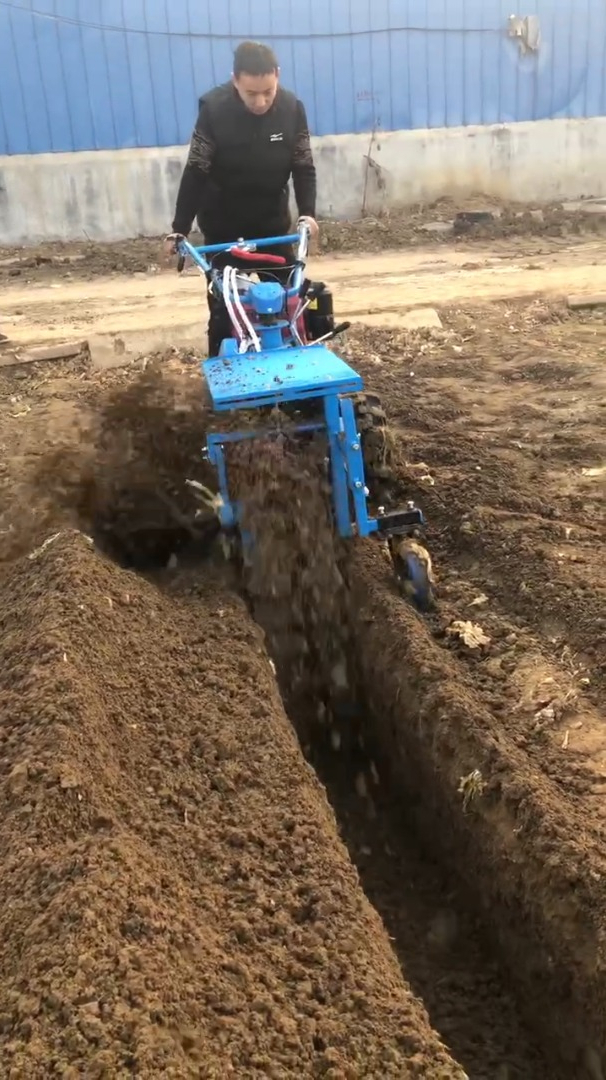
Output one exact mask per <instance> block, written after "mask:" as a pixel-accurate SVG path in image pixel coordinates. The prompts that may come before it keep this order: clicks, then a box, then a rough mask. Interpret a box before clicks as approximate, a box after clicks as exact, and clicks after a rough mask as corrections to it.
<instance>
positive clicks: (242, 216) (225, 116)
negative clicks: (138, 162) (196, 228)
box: [173, 83, 316, 243]
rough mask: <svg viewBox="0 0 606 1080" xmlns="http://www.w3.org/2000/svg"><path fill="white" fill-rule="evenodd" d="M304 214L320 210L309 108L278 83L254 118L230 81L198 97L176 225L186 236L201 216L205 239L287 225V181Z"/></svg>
mask: <svg viewBox="0 0 606 1080" xmlns="http://www.w3.org/2000/svg"><path fill="white" fill-rule="evenodd" d="M291 176H292V179H293V185H294V189H295V199H296V202H297V207H298V210H299V214H301V215H302V216H305V217H315V215H316V170H315V166H314V162H313V157H312V152H311V145H310V140H309V129H308V126H307V117H306V115H305V108H304V106H303V104H302V102H300V101H299V100H298V99H297V98H296V97H295V95H294V94H291V93H290V91H289V90H283V89H282V88H281V87H279V88H278V93H277V95H276V99H275V101H274V103H273V105H272V107H271V109H270V110H269V111H268V112H267V113H265V114H264V115H263V116H255V115H254V113H252V112H251V111H250V109H247V108H246V105H245V104H244V103H243V101H242V100H241V98H240V96H239V95H238V92H237V90H236V89H235V87H234V86H233V85H232V83H226V84H225V85H224V86H217V87H216V88H215V89H214V90H211V91H210V93H208V94H206V95H205V96H204V97H202V98H200V111H199V113H198V120H197V123H196V126H195V129H194V133H193V136H192V140H191V144H190V149H189V156H188V158H187V164H186V166H185V169H184V172H183V177H182V179H181V186H180V188H179V194H178V196H177V206H176V210H175V219H174V221H173V231H174V232H178V233H182V234H184V235H187V234H188V233H189V231H190V229H191V227H192V223H193V220H194V217H196V216H197V218H198V223H199V225H200V229H201V231H202V232H203V234H204V236H205V238H206V240H207V241H210V242H211V243H212V242H215V241H216V242H221V241H222V240H232V239H234V238H236V237H243V238H248V239H252V238H253V237H254V236H271V235H279V234H281V233H285V232H288V231H289V228H290V214H289V205H288V181H289V179H290V177H291Z"/></svg>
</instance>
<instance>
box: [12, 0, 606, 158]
mask: <svg viewBox="0 0 606 1080" xmlns="http://www.w3.org/2000/svg"><path fill="white" fill-rule="evenodd" d="M512 8H513V9H514V10H515V11H516V12H517V14H518V15H525V14H537V15H538V17H539V19H540V23H541V32H542V45H541V49H540V51H539V52H538V54H529V55H527V56H523V55H522V54H521V52H520V49H519V47H518V44H517V42H515V41H512V40H510V39H509V38H508V36H507V20H508V17H509V15H510V14H511V11H512ZM245 37H256V38H259V39H261V40H265V41H268V42H269V43H271V44H273V45H274V47H275V48H276V51H277V53H278V56H279V58H280V63H281V69H282V78H283V81H284V83H285V84H286V85H288V86H291V87H292V88H293V89H294V90H296V92H297V93H298V94H299V96H300V97H301V98H302V99H303V101H304V102H305V105H306V108H307V112H308V116H309V120H310V124H311V127H312V130H313V131H314V132H315V133H316V134H319V135H325V134H333V133H344V132H353V131H358V132H364V131H366V132H372V131H373V130H377V129H383V130H390V129H391V130H393V129H398V128H400V129H401V128H404V129H406V128H426V127H441V126H449V127H451V126H457V125H461V124H463V125H466V124H488V123H498V122H501V123H507V122H512V121H519V120H538V119H544V118H547V117H560V116H570V117H584V116H598V115H604V114H605V113H606V4H604V0H532V3H529V5H528V7H526V4H525V3H523V4H521V6H519V7H517V6H516V5H512V4H511V0H372V3H371V0H308V3H307V4H301V3H300V2H299V0H254V3H252V2H251V0H249V2H248V3H246V2H245V0H221V2H220V3H217V2H216V0H0V154H17V153H22V154H24V153H34V154H35V153H41V152H43V151H60V150H85V149H114V148H119V147H133V146H167V145H171V144H183V143H185V142H187V141H188V139H189V137H190V134H191V129H192V126H193V123H194V120H195V116H196V112H197V99H198V96H199V95H200V94H201V93H202V92H204V91H205V90H207V89H208V88H209V87H210V86H213V85H215V84H216V83H217V82H222V81H223V80H225V79H227V78H229V75H230V70H231V59H232V51H233V48H234V45H235V44H236V43H237V42H238V40H241V39H242V38H245Z"/></svg>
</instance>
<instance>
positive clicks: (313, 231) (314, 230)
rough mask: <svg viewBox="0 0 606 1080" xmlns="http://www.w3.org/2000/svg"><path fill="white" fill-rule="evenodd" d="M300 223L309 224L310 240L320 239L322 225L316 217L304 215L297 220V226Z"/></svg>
mask: <svg viewBox="0 0 606 1080" xmlns="http://www.w3.org/2000/svg"><path fill="white" fill-rule="evenodd" d="M299 225H307V228H308V229H309V239H310V240H317V239H318V236H319V235H320V227H319V225H318V222H317V221H316V219H315V218H312V217H307V215H304V216H303V217H300V218H299V220H298V221H297V227H298V226H299Z"/></svg>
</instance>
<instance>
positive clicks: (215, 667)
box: [0, 533, 463, 1080]
mask: <svg viewBox="0 0 606 1080" xmlns="http://www.w3.org/2000/svg"><path fill="white" fill-rule="evenodd" d="M0 715H2V718H3V724H2V727H1V728H0V747H1V750H0V753H1V758H0V768H1V774H0V808H1V813H0V845H1V850H2V853H3V863H2V874H1V875H0V1062H1V1066H0V1071H1V1072H2V1075H4V1076H7V1077H14V1078H20V1077H24V1076H27V1077H28V1078H32V1080H35V1078H40V1080H42V1078H43V1077H44V1078H46V1077H50V1076H63V1077H71V1076H79V1075H83V1074H85V1075H86V1076H89V1077H108V1078H109V1077H112V1078H113V1077H126V1076H131V1075H133V1073H136V1074H137V1075H140V1076H142V1077H152V1076H166V1077H188V1076H192V1077H193V1076H196V1077H209V1078H210V1077H216V1078H223V1077H225V1076H229V1075H234V1076H237V1077H243V1076H246V1077H261V1076H263V1077H266V1076H273V1077H303V1076H310V1077H313V1076H317V1077H321V1076H326V1077H334V1078H336V1077H352V1078H354V1077H359V1076H364V1077H369V1078H370V1077H376V1078H377V1080H378V1078H379V1077H380V1078H384V1077H394V1078H395V1077H397V1078H398V1080H402V1078H404V1077H406V1076H422V1077H426V1078H429V1080H431V1078H435V1080H437V1078H440V1077H442V1078H447V1077H448V1078H450V1077H463V1073H462V1070H461V1069H460V1068H459V1067H458V1066H457V1065H456V1064H455V1063H454V1062H453V1061H452V1059H451V1058H450V1057H449V1055H448V1054H447V1052H446V1051H445V1050H444V1048H443V1047H442V1046H441V1044H440V1043H439V1040H438V1039H437V1037H436V1036H435V1035H434V1034H433V1033H432V1031H431V1029H430V1028H429V1024H428V1022H427V1019H426V1017H425V1014H424V1012H423V1010H422V1007H421V1006H420V1005H419V1004H418V1003H417V1002H416V1001H415V1000H414V999H413V998H412V995H411V994H410V991H409V990H408V988H407V987H406V985H405V984H404V982H403V980H402V978H401V975H400V971H399V968H398V966H397V963H396V961H395V958H394V957H393V954H392V953H391V950H390V947H389V943H388V940H387V937H386V935H385V932H384V930H383V928H382V926H381V924H380V922H379V919H378V917H377V916H376V914H375V913H374V911H373V910H372V909H371V908H370V906H369V904H368V903H367V902H366V900H365V898H364V896H363V894H362V892H361V889H360V887H359V884H358V880H357V875H356V873H355V871H354V869H353V867H352V865H351V863H350V862H349V860H348V858H347V855H346V853H345V849H344V848H343V846H342V845H341V843H340V841H339V840H338V838H337V834H336V828H335V823H334V819H333V816H332V813H331V811H330V809H329V807H328V804H327V802H326V800H325V798H324V795H323V792H322V790H321V788H320V786H319V784H318V782H317V781H316V780H315V777H314V775H313V773H312V772H311V771H310V770H309V768H308V767H307V766H306V765H305V764H304V761H303V759H302V757H301V755H300V751H299V748H298V746H297V743H296V739H295V736H294V733H293V731H292V729H291V726H290V724H289V722H288V720H287V717H286V716H285V714H284V711H283V708H282V704H281V701H280V698H279V694H278V691H277V688H276V685H275V681H274V679H273V675H272V670H271V666H270V663H269V661H268V658H267V655H266V653H265V651H264V648H263V644H262V640H261V635H260V632H259V630H258V629H257V628H255V626H254V624H253V623H252V622H251V621H250V619H249V617H248V615H247V613H246V611H245V609H244V607H243V605H242V604H241V603H240V602H239V601H238V600H237V599H235V597H234V595H233V594H232V593H230V592H228V591H226V590H225V588H224V587H223V586H222V585H221V583H220V582H218V581H215V580H212V579H209V580H206V581H203V582H201V583H199V584H198V585H196V586H195V587H193V586H192V585H191V582H190V583H188V582H186V581H184V580H181V581H179V579H176V582H175V583H174V584H173V595H170V594H169V593H166V592H162V593H161V592H159V591H158V589H157V588H156V587H154V586H152V585H151V584H149V583H147V582H145V581H143V580H141V579H140V578H138V577H136V576H135V575H133V574H131V573H130V572H128V571H124V570H119V569H118V568H116V567H115V566H114V565H113V564H110V563H108V562H106V561H105V560H104V559H102V558H101V557H100V556H99V555H98V554H97V553H96V552H95V550H94V549H93V547H92V545H91V544H90V543H89V542H88V541H87V539H86V538H85V537H83V536H82V535H81V534H78V533H74V534H69V533H67V534H66V533H64V534H61V535H59V536H58V537H56V538H55V539H54V540H53V541H52V542H51V543H49V544H48V545H47V546H46V547H45V548H44V549H43V550H42V551H40V550H38V551H36V552H33V553H32V557H31V558H24V559H22V560H21V561H19V562H17V563H16V564H14V565H13V566H12V568H11V569H10V570H6V569H5V571H4V572H3V575H2V577H1V578H0Z"/></svg>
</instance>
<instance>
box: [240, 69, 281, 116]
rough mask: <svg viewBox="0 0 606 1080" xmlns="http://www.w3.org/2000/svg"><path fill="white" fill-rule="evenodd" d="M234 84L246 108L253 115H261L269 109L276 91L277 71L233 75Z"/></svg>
mask: <svg viewBox="0 0 606 1080" xmlns="http://www.w3.org/2000/svg"><path fill="white" fill-rule="evenodd" d="M234 86H235V88H236V90H237V91H238V93H239V95H240V97H241V98H242V101H243V102H244V104H245V105H246V108H247V109H250V111H251V113H254V115H255V116H263V115H264V114H265V113H266V112H269V110H270V109H271V107H272V105H273V103H274V101H275V98H276V94H277V92H278V72H277V71H272V73H271V75H247V74H246V72H244V71H243V72H242V74H241V75H238V76H237V77H236V76H235V75H234Z"/></svg>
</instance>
